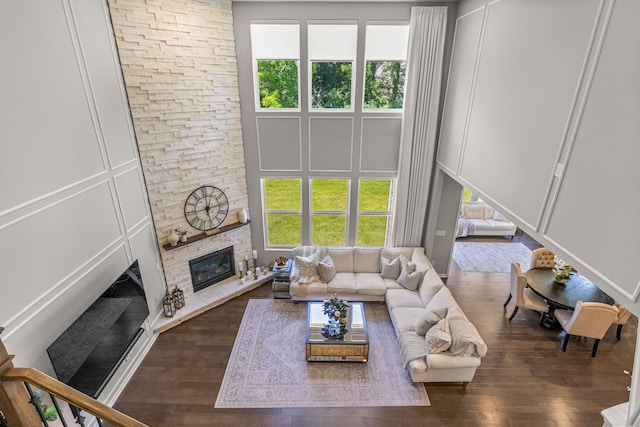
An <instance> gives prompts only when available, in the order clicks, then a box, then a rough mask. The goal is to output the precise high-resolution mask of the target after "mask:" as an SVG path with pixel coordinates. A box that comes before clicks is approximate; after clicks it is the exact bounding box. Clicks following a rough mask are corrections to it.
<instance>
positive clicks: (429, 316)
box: [416, 311, 442, 337]
mask: <svg viewBox="0 0 640 427" xmlns="http://www.w3.org/2000/svg"><path fill="white" fill-rule="evenodd" d="M440 320H442V319H440V316H438V315H437V314H436V313H434V312H433V311H427V312H425V313H424V314H423V315H422V317H420V318H419V319H418V321H417V322H416V334H418V335H420V336H421V337H423V336H425V335H426V334H427V332H429V329H431V327H432V326H433V325H435V324H436V323H438V322H439V321H440Z"/></svg>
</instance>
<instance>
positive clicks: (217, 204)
mask: <svg viewBox="0 0 640 427" xmlns="http://www.w3.org/2000/svg"><path fill="white" fill-rule="evenodd" d="M228 212H229V201H228V200H227V196H226V195H225V194H224V192H223V191H222V190H220V189H219V188H218V187H212V186H210V185H205V186H203V187H200V188H196V189H195V190H194V191H193V192H192V193H191V194H190V195H189V197H187V201H186V202H185V203H184V216H185V218H186V219H187V222H189V224H190V225H191V226H192V227H193V228H195V229H198V230H203V231H207V230H212V229H214V228H216V227H219V226H220V224H222V222H223V221H224V220H225V218H226V217H227V213H228Z"/></svg>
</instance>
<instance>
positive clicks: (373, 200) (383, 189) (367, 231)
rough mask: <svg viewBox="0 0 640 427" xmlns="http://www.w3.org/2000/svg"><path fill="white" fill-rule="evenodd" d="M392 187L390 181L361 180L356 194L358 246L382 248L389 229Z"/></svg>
mask: <svg viewBox="0 0 640 427" xmlns="http://www.w3.org/2000/svg"><path fill="white" fill-rule="evenodd" d="M392 185H393V181H392V180H390V179H361V180H360V191H359V193H358V229H357V236H356V244H357V245H358V246H384V245H385V243H386V242H387V237H388V234H389V232H390V229H391V227H390V226H391V218H392V206H393V203H392V195H393V191H392Z"/></svg>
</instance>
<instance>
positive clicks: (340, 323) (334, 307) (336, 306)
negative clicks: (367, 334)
mask: <svg viewBox="0 0 640 427" xmlns="http://www.w3.org/2000/svg"><path fill="white" fill-rule="evenodd" d="M322 312H323V313H324V314H326V315H327V317H328V319H329V321H328V323H327V324H325V325H324V326H323V328H322V336H323V337H325V338H326V339H328V340H332V341H342V340H344V336H345V334H346V333H347V332H349V330H348V329H347V314H348V312H349V304H348V303H347V301H345V300H343V299H342V298H340V297H339V296H338V295H337V294H335V295H334V296H333V297H331V298H327V299H325V300H324V305H323V309H322Z"/></svg>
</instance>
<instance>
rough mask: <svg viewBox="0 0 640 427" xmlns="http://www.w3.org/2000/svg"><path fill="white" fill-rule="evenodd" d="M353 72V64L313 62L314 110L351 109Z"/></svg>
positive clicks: (312, 101)
mask: <svg viewBox="0 0 640 427" xmlns="http://www.w3.org/2000/svg"><path fill="white" fill-rule="evenodd" d="M351 71H352V64H351V62H312V63H311V106H312V108H341V109H349V108H351Z"/></svg>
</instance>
